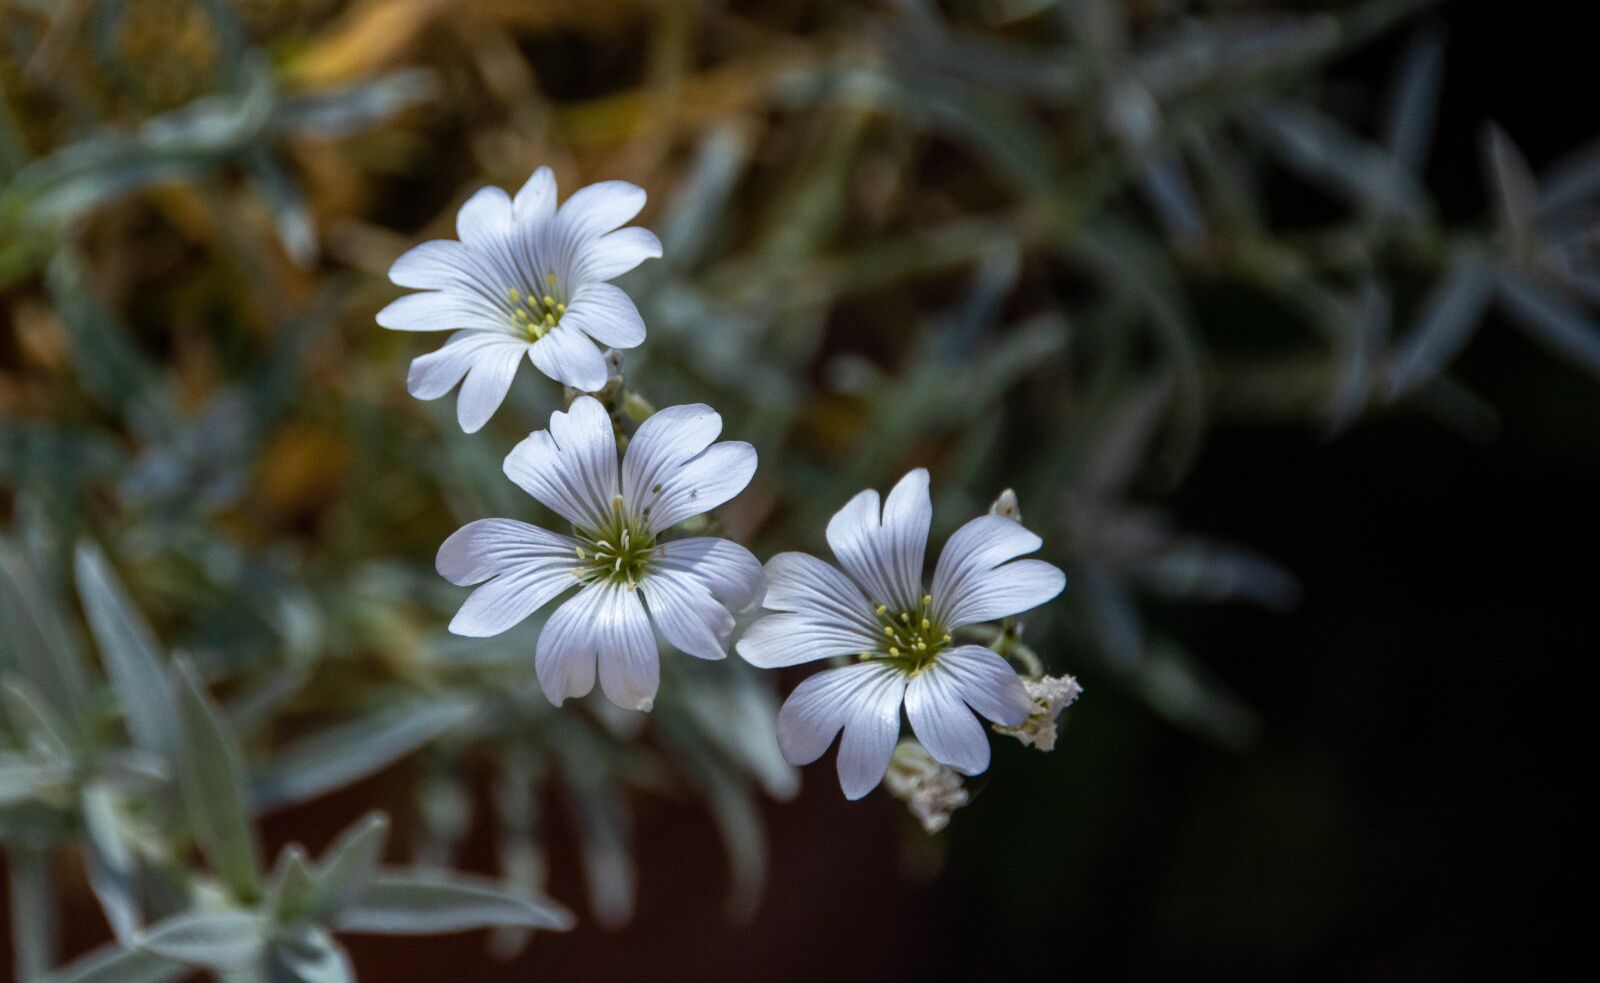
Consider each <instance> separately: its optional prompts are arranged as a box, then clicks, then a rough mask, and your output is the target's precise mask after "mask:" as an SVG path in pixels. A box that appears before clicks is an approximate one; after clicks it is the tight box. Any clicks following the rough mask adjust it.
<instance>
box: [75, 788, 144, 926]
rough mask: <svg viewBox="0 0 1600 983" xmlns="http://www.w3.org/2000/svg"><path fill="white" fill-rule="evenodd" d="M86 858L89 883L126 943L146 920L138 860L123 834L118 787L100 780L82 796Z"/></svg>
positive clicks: (107, 916) (110, 921) (111, 924)
mask: <svg viewBox="0 0 1600 983" xmlns="http://www.w3.org/2000/svg"><path fill="white" fill-rule="evenodd" d="M80 800H81V803H82V809H81V813H82V816H83V826H84V832H85V833H86V834H87V836H86V842H85V843H84V845H83V850H84V862H85V866H86V868H87V870H88V875H89V887H90V888H91V889H93V891H94V894H95V897H96V898H98V899H99V900H100V909H101V910H102V911H103V912H105V916H106V922H107V923H108V924H110V926H111V931H112V933H113V934H114V935H116V937H117V941H119V942H121V943H123V944H124V945H126V944H129V943H131V942H132V940H133V936H134V934H135V933H136V932H138V930H139V926H140V925H141V924H143V922H144V916H143V913H142V909H141V907H140V904H139V884H138V877H139V862H138V860H137V859H136V858H135V857H134V855H133V849H132V847H131V845H130V844H129V843H128V841H127V839H126V837H124V835H123V817H122V814H121V811H120V806H119V803H118V796H117V793H116V792H115V791H113V790H112V789H110V788H107V787H106V786H104V785H102V784H99V783H90V784H88V785H86V786H84V789H83V794H82V795H81V797H80Z"/></svg>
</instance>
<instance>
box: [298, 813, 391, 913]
mask: <svg viewBox="0 0 1600 983" xmlns="http://www.w3.org/2000/svg"><path fill="white" fill-rule="evenodd" d="M388 837H389V817H388V816H385V815H384V814H382V813H373V814H371V815H369V816H367V817H366V818H365V819H362V820H361V821H360V822H358V823H356V824H355V825H354V826H352V827H350V828H349V829H348V830H346V831H345V832H344V833H343V835H341V836H340V837H339V839H337V840H335V841H334V843H333V845H332V846H331V847H329V848H328V851H327V852H326V853H325V854H323V857H322V869H321V871H320V872H318V874H317V882H316V889H315V895H314V897H313V898H312V900H311V903H310V910H309V913H308V915H309V917H312V918H321V917H324V916H326V915H329V914H332V913H335V912H338V911H339V910H340V909H342V908H344V907H345V906H346V905H348V904H350V903H351V902H353V901H355V900H356V899H357V898H359V897H360V896H361V894H362V892H364V891H365V890H366V889H367V884H368V882H370V881H371V880H372V875H373V873H374V872H375V871H376V870H377V869H378V861H379V859H380V858H381V856H382V854H383V845H384V842H385V841H386V840H387V839H388Z"/></svg>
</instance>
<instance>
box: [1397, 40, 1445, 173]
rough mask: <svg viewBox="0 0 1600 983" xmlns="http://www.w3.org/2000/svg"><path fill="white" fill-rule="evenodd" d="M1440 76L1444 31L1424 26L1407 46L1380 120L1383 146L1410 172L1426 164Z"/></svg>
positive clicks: (1442, 62)
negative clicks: (1382, 117) (1382, 119)
mask: <svg viewBox="0 0 1600 983" xmlns="http://www.w3.org/2000/svg"><path fill="white" fill-rule="evenodd" d="M1443 77H1444V35H1443V32H1442V31H1440V30H1438V29H1436V28H1431V27H1430V28H1424V29H1423V30H1421V31H1419V32H1418V33H1417V35H1416V37H1414V38H1413V39H1412V41H1411V44H1410V45H1409V46H1408V47H1407V48H1406V53H1405V56H1404V61H1402V62H1401V65H1400V72H1399V74H1398V76H1397V77H1396V78H1395V83H1394V89H1393V91H1392V92H1391V93H1390V95H1389V104H1388V108H1387V111H1386V112H1385V114H1384V121H1383V145H1384V146H1385V147H1387V148H1389V152H1390V153H1391V154H1393V155H1394V158H1395V160H1398V161H1399V162H1400V163H1401V164H1404V165H1405V166H1406V167H1407V168H1409V169H1410V170H1411V171H1412V172H1413V173H1417V174H1420V173H1422V171H1423V169H1424V167H1425V166H1426V165H1427V159H1428V148H1429V146H1430V145H1431V144H1432V143H1433V126H1434V119H1435V118H1436V117H1437V116H1438V112H1439V84H1440V81H1441V79H1442V78H1443Z"/></svg>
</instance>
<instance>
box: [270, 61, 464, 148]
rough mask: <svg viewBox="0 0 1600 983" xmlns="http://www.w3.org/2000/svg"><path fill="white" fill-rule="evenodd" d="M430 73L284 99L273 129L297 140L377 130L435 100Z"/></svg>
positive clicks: (408, 72) (395, 75) (413, 71)
mask: <svg viewBox="0 0 1600 983" xmlns="http://www.w3.org/2000/svg"><path fill="white" fill-rule="evenodd" d="M437 91H438V84H437V80H436V79H435V77H434V74H433V73H432V72H431V71H428V70H427V69H423V68H408V69H403V70H401V71H397V72H390V73H388V74H386V75H380V76H378V77H376V78H372V79H367V80H364V81H361V82H357V83H355V84H353V85H347V86H333V87H329V88H324V89H320V90H318V91H316V92H307V93H300V94H296V95H291V96H287V97H285V98H284V99H283V100H282V101H281V102H280V104H279V107H278V113H277V117H276V120H275V121H274V124H273V126H274V129H276V130H278V131H279V132H283V133H293V134H296V135H298V136H314V137H340V136H345V135H348V134H350V133H354V132H356V131H358V130H361V129H365V128H366V127H369V126H374V125H376V124H378V123H382V122H384V121H385V120H388V119H390V118H391V117H393V116H396V115H398V114H399V113H401V112H404V111H405V110H407V109H409V108H411V107H412V106H415V105H417V104H418V103H421V102H424V101H426V100H428V99H431V98H433V97H434V95H436V94H437Z"/></svg>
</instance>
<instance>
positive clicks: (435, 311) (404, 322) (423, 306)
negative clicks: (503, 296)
mask: <svg viewBox="0 0 1600 983" xmlns="http://www.w3.org/2000/svg"><path fill="white" fill-rule="evenodd" d="M378 324H379V325H380V326H381V327H385V328H388V329H390V330H391V331H450V330H453V329H455V328H477V329H479V330H483V331H503V332H506V333H508V334H509V329H508V327H507V325H506V319H505V318H504V317H503V316H502V315H501V314H500V313H499V312H498V311H495V310H494V309H493V308H491V307H490V306H489V305H488V304H487V303H486V302H485V301H484V300H482V299H481V298H477V297H472V296H470V295H468V294H464V293H462V292H460V291H457V290H425V291H422V292H421V293H414V294H406V295H405V296H404V297H401V298H399V299H397V300H395V301H394V302H393V303H391V304H389V306H387V307H385V308H384V309H383V310H381V311H379V312H378Z"/></svg>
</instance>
